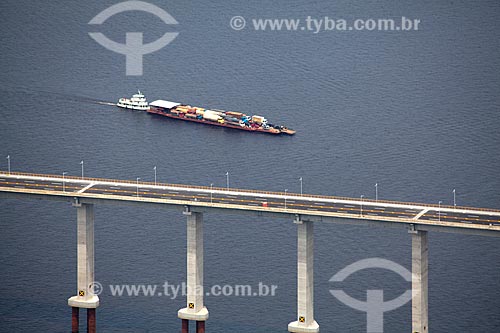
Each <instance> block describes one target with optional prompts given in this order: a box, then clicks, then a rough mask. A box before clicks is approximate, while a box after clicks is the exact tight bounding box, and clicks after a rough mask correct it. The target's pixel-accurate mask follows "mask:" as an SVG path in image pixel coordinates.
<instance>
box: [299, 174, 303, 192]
mask: <svg viewBox="0 0 500 333" xmlns="http://www.w3.org/2000/svg"><path fill="white" fill-rule="evenodd" d="M299 181H300V196H302V195H303V193H302V177H300V178H299Z"/></svg>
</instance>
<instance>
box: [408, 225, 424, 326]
mask: <svg viewBox="0 0 500 333" xmlns="http://www.w3.org/2000/svg"><path fill="white" fill-rule="evenodd" d="M410 233H411V234H412V235H411V244H412V250H411V269H412V292H413V298H412V305H411V321H412V332H413V333H427V332H429V317H428V315H429V314H428V310H429V307H428V263H429V250H428V243H427V231H419V230H418V231H417V230H413V231H410Z"/></svg>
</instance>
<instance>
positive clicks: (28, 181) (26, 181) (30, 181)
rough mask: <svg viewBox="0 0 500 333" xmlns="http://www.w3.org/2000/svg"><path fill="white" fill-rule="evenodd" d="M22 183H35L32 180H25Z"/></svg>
mask: <svg viewBox="0 0 500 333" xmlns="http://www.w3.org/2000/svg"><path fill="white" fill-rule="evenodd" d="M24 182H25V183H31V184H34V183H35V181H34V180H25V181H24Z"/></svg>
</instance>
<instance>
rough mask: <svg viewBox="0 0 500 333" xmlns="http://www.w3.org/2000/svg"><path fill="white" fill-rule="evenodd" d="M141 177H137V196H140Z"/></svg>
mask: <svg viewBox="0 0 500 333" xmlns="http://www.w3.org/2000/svg"><path fill="white" fill-rule="evenodd" d="M139 179H141V178H139V177H137V196H139Z"/></svg>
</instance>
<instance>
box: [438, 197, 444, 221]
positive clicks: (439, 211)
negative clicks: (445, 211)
mask: <svg viewBox="0 0 500 333" xmlns="http://www.w3.org/2000/svg"><path fill="white" fill-rule="evenodd" d="M442 203H443V202H442V201H441V200H439V202H438V207H439V209H438V221H439V222H441V204H442Z"/></svg>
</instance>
